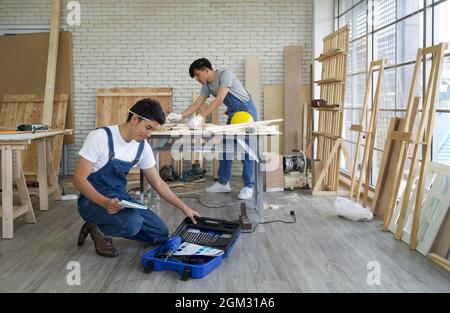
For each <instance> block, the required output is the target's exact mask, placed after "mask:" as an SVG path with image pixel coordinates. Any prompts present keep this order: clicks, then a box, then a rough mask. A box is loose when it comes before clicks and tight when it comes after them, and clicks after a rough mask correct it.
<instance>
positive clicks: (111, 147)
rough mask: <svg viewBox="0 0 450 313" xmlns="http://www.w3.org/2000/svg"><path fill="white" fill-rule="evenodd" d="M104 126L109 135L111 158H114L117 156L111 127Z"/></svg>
mask: <svg viewBox="0 0 450 313" xmlns="http://www.w3.org/2000/svg"><path fill="white" fill-rule="evenodd" d="M102 128H103V129H104V130H105V131H106V134H107V135H108V148H109V159H110V160H114V157H115V153H114V142H113V139H112V133H111V130H110V129H109V127H102Z"/></svg>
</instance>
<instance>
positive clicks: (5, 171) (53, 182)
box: [0, 130, 72, 239]
mask: <svg viewBox="0 0 450 313" xmlns="http://www.w3.org/2000/svg"><path fill="white" fill-rule="evenodd" d="M66 134H69V135H70V134H72V130H58V131H44V132H36V133H34V134H33V133H31V132H23V133H22V132H17V133H0V150H1V158H2V168H1V169H2V181H1V183H2V185H1V186H2V206H1V208H2V210H0V216H1V217H2V232H3V234H2V235H3V238H5V239H12V238H13V227H14V224H13V223H14V219H15V218H17V217H19V216H21V215H23V214H25V221H26V222H27V223H30V224H34V223H36V218H35V216H34V212H33V208H32V206H31V201H30V195H29V193H28V188H27V184H26V181H25V176H24V174H23V170H22V165H21V159H20V154H21V151H22V150H25V149H27V147H28V145H30V144H31V143H32V142H36V143H37V147H38V158H37V159H38V160H37V162H38V177H37V178H38V182H39V205H40V209H41V210H48V198H49V196H50V195H52V194H53V193H56V197H57V198H58V197H59V198H60V197H61V194H60V192H59V188H58V179H57V177H56V172H55V168H54V167H53V156H52V149H51V141H52V140H53V139H54V137H55V136H58V135H66ZM13 183H15V184H16V185H17V189H18V191H19V198H20V205H19V206H14V205H13V195H14V194H13Z"/></svg>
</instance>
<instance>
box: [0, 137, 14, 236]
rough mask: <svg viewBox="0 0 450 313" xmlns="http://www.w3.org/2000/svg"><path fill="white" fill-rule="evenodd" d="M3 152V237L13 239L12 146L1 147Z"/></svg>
mask: <svg viewBox="0 0 450 313" xmlns="http://www.w3.org/2000/svg"><path fill="white" fill-rule="evenodd" d="M1 151H2V212H3V214H2V235H3V238H7V239H12V238H13V227H14V226H13V225H14V224H13V223H14V218H13V188H12V183H13V166H12V162H13V159H12V149H11V146H3V145H2V146H1Z"/></svg>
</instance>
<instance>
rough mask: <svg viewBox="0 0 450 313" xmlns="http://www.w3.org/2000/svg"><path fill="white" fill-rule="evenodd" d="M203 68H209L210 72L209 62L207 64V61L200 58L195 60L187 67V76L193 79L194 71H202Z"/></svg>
mask: <svg viewBox="0 0 450 313" xmlns="http://www.w3.org/2000/svg"><path fill="white" fill-rule="evenodd" d="M205 68H209V69H210V70H212V65H211V62H209V60H208V59H205V58H201V59H198V60H195V61H194V62H193V63H192V64H191V66H190V67H189V75H191V78H194V76H195V75H194V70H199V71H203V70H204V69H205Z"/></svg>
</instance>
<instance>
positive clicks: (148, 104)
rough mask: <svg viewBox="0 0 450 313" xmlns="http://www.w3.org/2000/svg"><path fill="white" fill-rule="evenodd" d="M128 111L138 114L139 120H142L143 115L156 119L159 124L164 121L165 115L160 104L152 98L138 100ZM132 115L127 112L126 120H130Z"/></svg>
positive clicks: (152, 119) (149, 118)
mask: <svg viewBox="0 0 450 313" xmlns="http://www.w3.org/2000/svg"><path fill="white" fill-rule="evenodd" d="M130 111H131V112H133V113H135V114H137V115H139V120H142V117H143V118H146V119H148V120H151V121H157V122H158V123H159V124H161V125H163V124H164V122H165V121H166V116H165V114H164V112H163V110H162V108H161V105H160V104H159V102H158V101H156V100H153V99H142V100H139V101H138V102H136V104H135V105H133V107H132V108H131V109H130ZM132 116H133V114H132V113H128V118H127V122H129V121H131V117H132Z"/></svg>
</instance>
